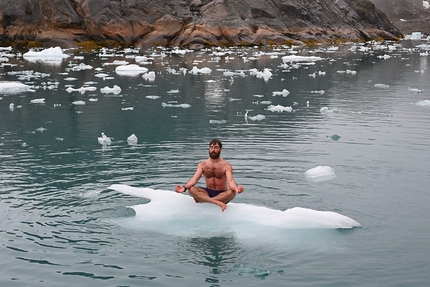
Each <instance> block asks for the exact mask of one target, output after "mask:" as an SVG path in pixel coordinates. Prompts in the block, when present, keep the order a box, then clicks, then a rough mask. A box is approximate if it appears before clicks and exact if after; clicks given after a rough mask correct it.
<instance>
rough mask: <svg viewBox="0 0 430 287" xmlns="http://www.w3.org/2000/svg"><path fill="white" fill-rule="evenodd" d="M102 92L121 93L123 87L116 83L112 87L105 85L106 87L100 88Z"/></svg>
mask: <svg viewBox="0 0 430 287" xmlns="http://www.w3.org/2000/svg"><path fill="white" fill-rule="evenodd" d="M100 92H101V93H103V94H115V95H116V94H119V93H121V88H120V87H119V86H117V85H114V86H113V87H112V88H110V87H107V86H106V87H104V88H100Z"/></svg>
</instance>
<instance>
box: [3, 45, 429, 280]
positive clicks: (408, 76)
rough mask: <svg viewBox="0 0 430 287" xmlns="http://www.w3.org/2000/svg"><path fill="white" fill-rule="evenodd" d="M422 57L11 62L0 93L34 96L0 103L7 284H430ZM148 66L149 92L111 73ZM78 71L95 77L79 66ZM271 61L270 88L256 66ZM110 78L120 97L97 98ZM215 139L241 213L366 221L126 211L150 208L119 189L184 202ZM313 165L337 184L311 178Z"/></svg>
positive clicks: (408, 50)
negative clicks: (300, 222)
mask: <svg viewBox="0 0 430 287" xmlns="http://www.w3.org/2000/svg"><path fill="white" fill-rule="evenodd" d="M428 50H430V48H429V43H428V42H426V41H415V42H406V41H405V42H400V43H386V44H382V45H376V44H373V45H370V44H368V45H366V46H361V45H360V46H355V45H345V46H343V47H340V48H339V49H334V48H317V49H308V50H300V49H295V50H294V51H295V52H298V54H297V55H302V56H317V57H321V58H323V59H322V60H320V61H315V62H313V64H309V61H307V62H306V64H301V65H296V64H290V63H287V65H282V64H283V61H282V57H283V56H286V55H290V54H291V50H288V49H285V50H283V49H279V50H270V51H261V50H259V49H257V48H256V49H232V50H213V51H212V50H211V51H201V52H191V51H189V52H187V53H185V54H178V53H173V54H172V53H170V52H169V51H161V50H154V51H148V53H138V52H136V51H133V50H122V51H105V55H100V53H101V52H102V51H97V52H94V53H78V52H75V51H65V53H66V54H68V55H69V57H68V58H65V59H63V60H60V61H55V62H52V61H28V60H25V59H23V57H21V56H20V55H19V54H14V53H13V52H11V51H2V53H3V55H4V54H7V55H6V57H7V58H8V61H7V62H6V60H3V65H2V67H1V68H0V84H1V85H3V84H4V82H5V81H19V82H21V83H25V84H27V85H29V86H31V89H32V91H24V92H19V93H7V91H4V90H3V91H2V93H1V94H0V98H1V99H0V165H1V169H0V183H1V185H0V211H1V212H0V242H1V246H0V250H1V255H2V260H1V262H0V270H1V271H0V286H263V285H265V286H428V283H429V282H430V276H429V274H428V267H429V265H430V264H429V263H430V260H429V258H430V251H429V249H428V246H430V229H429V226H430V219H429V218H430V216H429V215H430V214H429V211H428V204H429V203H430V193H429V191H428V187H429V184H430V180H429V179H430V146H429V143H430V133H429V123H430V106H429V104H428V101H429V100H430V94H429V92H430V83H429V73H430V72H429V70H428V63H429V58H428V56H427V54H428ZM144 55H146V56H148V59H147V63H141V64H140V66H142V67H147V68H148V69H149V71H154V72H155V74H156V78H155V80H154V81H148V80H145V79H143V78H142V77H141V75H138V76H130V75H119V74H118V73H116V72H115V69H116V67H117V66H118V65H119V64H120V63H116V64H113V63H114V61H115V60H118V61H128V62H130V64H135V63H136V58H135V57H136V56H139V57H141V56H144ZM81 63H84V64H86V65H91V66H92V69H88V70H80V71H76V68H75V70H73V69H71V68H73V67H76V65H79V64H81ZM193 66H196V67H198V68H204V67H207V68H210V69H211V70H212V72H211V73H209V74H197V75H194V74H191V73H190V71H191V69H192V67H193ZM264 68H268V69H269V70H270V71H271V72H272V76H271V78H270V79H268V80H264V79H263V78H258V77H256V76H254V75H251V73H250V70H251V69H257V71H260V72H263V71H264ZM173 69H174V70H175V71H176V72H173ZM184 69H186V70H187V71H188V72H187V73H186V74H185V75H184V73H182V71H183V70H184ZM226 71H229V72H234V73H235V74H233V75H228V74H227V75H226V74H224V72H226ZM241 71H242V74H241ZM99 73H105V74H107V75H105V76H104V77H97V74H99ZM114 85H117V86H119V87H120V88H121V92H120V93H117V94H115V93H103V92H102V91H101V89H102V88H104V87H109V88H113V87H114ZM70 86H71V87H73V88H75V89H76V88H81V87H88V86H91V87H95V90H94V89H93V90H92V91H88V90H87V91H85V92H82V93H81V92H79V91H72V92H67V91H66V89H67V88H68V87H70ZM1 87H2V86H0V89H1ZM283 89H287V90H288V91H289V95H288V96H286V97H284V96H282V95H276V96H273V92H280V91H283ZM41 98H44V99H45V101H44V103H43V104H40V103H32V102H31V101H32V100H34V99H41ZM76 101H84V102H85V104H83V102H76ZM268 101H270V102H271V103H269V102H268ZM11 103H13V104H14V106H13V107H14V108H13V109H12V108H11V106H10V104H11ZM163 103H165V104H167V105H163ZM184 104H185V105H184ZM178 105H180V106H178ZM189 105H190V106H189ZM270 105H274V106H277V105H280V106H282V107H292V109H293V111H292V112H287V111H284V112H272V111H270V110H269V106H270ZM257 115H260V116H259V117H260V119H261V118H263V119H261V120H255V118H253V117H255V116H257ZM262 116H264V117H262ZM253 119H254V120H253ZM102 132H104V133H105V134H106V135H107V136H109V137H111V138H112V143H111V144H110V145H109V146H102V145H101V144H100V143H99V142H98V137H100V135H101V133H102ZM131 134H135V135H136V136H137V137H138V143H137V145H131V144H129V143H128V142H127V137H129V136H130V135H131ZM214 137H219V138H220V139H221V140H222V141H223V143H224V147H223V153H222V156H223V157H224V158H225V159H227V160H228V161H229V162H230V163H231V164H232V165H233V168H234V177H235V179H236V181H237V182H238V183H239V184H242V185H244V187H245V192H244V193H243V194H241V195H239V196H237V197H236V199H235V200H234V202H236V203H245V204H248V205H249V206H251V207H252V206H264V207H268V208H271V209H276V210H286V209H290V208H293V207H304V208H310V209H313V210H323V211H334V212H336V213H339V214H342V215H345V216H348V217H350V218H352V219H354V220H356V221H358V222H359V223H360V224H361V225H362V226H361V227H359V228H353V229H315V228H306V226H303V228H300V229H295V228H269V227H261V226H256V225H251V226H246V225H241V224H237V225H233V226H229V228H228V229H226V230H223V222H222V221H221V222H219V221H217V225H216V226H214V225H212V224H213V222H211V221H210V220H209V219H208V218H202V216H201V215H200V214H196V215H195V220H194V219H193V220H191V221H190V220H188V221H187V222H185V221H184V222H182V224H181V221H180V220H176V221H173V222H169V221H165V222H157V224H153V225H151V227H150V228H149V227H148V226H146V225H147V224H146V223H143V222H141V221H139V220H136V217H135V215H136V213H135V211H134V210H133V209H131V208H130V207H129V206H132V205H139V204H147V203H148V200H147V199H144V198H139V197H133V196H129V195H125V194H122V193H119V192H117V191H114V190H112V189H110V188H109V187H110V186H111V185H112V184H126V185H131V186H136V187H151V188H154V189H165V190H172V191H173V190H174V187H175V185H176V184H178V183H180V184H183V183H185V182H186V181H187V180H188V179H189V178H190V177H191V176H192V175H193V173H194V171H195V168H196V166H197V163H198V162H199V161H200V160H202V159H204V158H206V157H207V156H208V154H207V152H208V150H207V145H208V142H209V141H210V140H211V139H212V138H214ZM318 166H329V167H331V168H333V169H334V170H335V172H336V176H335V177H334V178H331V179H329V180H325V181H315V180H309V179H307V178H306V177H305V172H306V171H307V170H309V169H311V168H314V167H318ZM159 212H161V213H164V212H165V213H169V212H170V210H169V209H168V208H166V209H165V210H160V211H159ZM195 229H197V230H198V232H197V233H196V232H194V231H195ZM214 229H216V232H214ZM172 230H175V232H171V231H172ZM205 230H206V231H207V232H205ZM249 238H251V240H250V239H249Z"/></svg>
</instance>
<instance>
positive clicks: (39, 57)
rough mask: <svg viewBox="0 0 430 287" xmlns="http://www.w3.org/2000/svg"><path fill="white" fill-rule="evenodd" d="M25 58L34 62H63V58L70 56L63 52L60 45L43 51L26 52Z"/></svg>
mask: <svg viewBox="0 0 430 287" xmlns="http://www.w3.org/2000/svg"><path fill="white" fill-rule="evenodd" d="M22 56H23V58H24V59H26V60H28V61H32V62H37V61H40V62H51V63H61V62H62V60H63V59H65V58H67V57H69V55H67V54H65V53H63V49H61V48H60V47H53V48H47V49H44V50H42V51H34V50H30V51H28V52H27V53H24V54H23V55H22Z"/></svg>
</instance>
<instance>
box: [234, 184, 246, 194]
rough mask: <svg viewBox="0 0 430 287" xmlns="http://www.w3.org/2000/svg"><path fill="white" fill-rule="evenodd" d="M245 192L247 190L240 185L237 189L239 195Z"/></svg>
mask: <svg viewBox="0 0 430 287" xmlns="http://www.w3.org/2000/svg"><path fill="white" fill-rule="evenodd" d="M244 190H245V188H244V187H243V186H241V185H239V186H238V187H237V188H236V192H237V193H242V192H243V191H244Z"/></svg>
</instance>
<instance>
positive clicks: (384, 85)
mask: <svg viewBox="0 0 430 287" xmlns="http://www.w3.org/2000/svg"><path fill="white" fill-rule="evenodd" d="M374 86H375V88H380V89H388V88H389V87H390V86H389V85H386V84H375V85H374Z"/></svg>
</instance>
